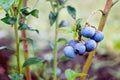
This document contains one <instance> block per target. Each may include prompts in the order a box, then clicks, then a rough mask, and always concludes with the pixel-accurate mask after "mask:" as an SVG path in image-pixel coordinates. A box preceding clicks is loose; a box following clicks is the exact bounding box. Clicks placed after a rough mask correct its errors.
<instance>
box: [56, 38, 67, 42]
mask: <svg viewBox="0 0 120 80" xmlns="http://www.w3.org/2000/svg"><path fill="white" fill-rule="evenodd" d="M62 41H64V42H65V43H67V40H66V39H65V38H59V39H58V40H57V42H62Z"/></svg>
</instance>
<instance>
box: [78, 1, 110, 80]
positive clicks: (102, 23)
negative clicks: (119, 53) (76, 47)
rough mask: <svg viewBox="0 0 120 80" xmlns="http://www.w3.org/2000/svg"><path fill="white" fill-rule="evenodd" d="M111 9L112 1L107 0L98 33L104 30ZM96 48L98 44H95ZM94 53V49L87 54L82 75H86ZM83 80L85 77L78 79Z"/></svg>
mask: <svg viewBox="0 0 120 80" xmlns="http://www.w3.org/2000/svg"><path fill="white" fill-rule="evenodd" d="M111 7H112V0H107V1H106V5H105V7H104V10H103V13H104V14H102V17H101V20H100V23H99V26H98V30H99V31H103V28H104V25H105V23H106V19H107V16H108V13H109V11H110V9H111ZM97 46H98V43H97ZM95 53H96V49H95V50H93V51H92V52H90V53H89V56H88V58H87V61H86V63H85V64H84V67H83V70H82V73H84V74H87V73H88V70H89V68H90V65H91V63H92V59H93V57H94V55H95ZM85 79H86V76H85V77H81V78H80V80H85Z"/></svg>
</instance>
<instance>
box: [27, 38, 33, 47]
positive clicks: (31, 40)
mask: <svg viewBox="0 0 120 80" xmlns="http://www.w3.org/2000/svg"><path fill="white" fill-rule="evenodd" d="M26 40H27V41H28V43H30V44H31V45H32V46H33V47H34V41H33V39H31V38H26Z"/></svg>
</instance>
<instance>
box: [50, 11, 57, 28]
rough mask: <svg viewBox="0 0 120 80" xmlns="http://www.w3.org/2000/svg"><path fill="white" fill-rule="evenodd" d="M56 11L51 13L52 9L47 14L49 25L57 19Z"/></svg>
mask: <svg viewBox="0 0 120 80" xmlns="http://www.w3.org/2000/svg"><path fill="white" fill-rule="evenodd" d="M57 17H58V13H53V12H52V11H51V12H50V14H49V20H50V25H51V26H52V25H53V24H54V22H55V21H56V20H57Z"/></svg>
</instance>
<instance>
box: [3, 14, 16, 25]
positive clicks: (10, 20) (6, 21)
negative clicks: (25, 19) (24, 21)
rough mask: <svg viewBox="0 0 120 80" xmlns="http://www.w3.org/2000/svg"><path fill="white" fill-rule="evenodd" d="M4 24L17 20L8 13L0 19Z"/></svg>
mask: <svg viewBox="0 0 120 80" xmlns="http://www.w3.org/2000/svg"><path fill="white" fill-rule="evenodd" d="M1 21H3V22H4V23H6V24H11V25H12V24H14V23H15V22H16V21H17V18H16V17H10V16H9V15H8V14H6V16H5V17H4V18H2V19H1Z"/></svg>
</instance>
